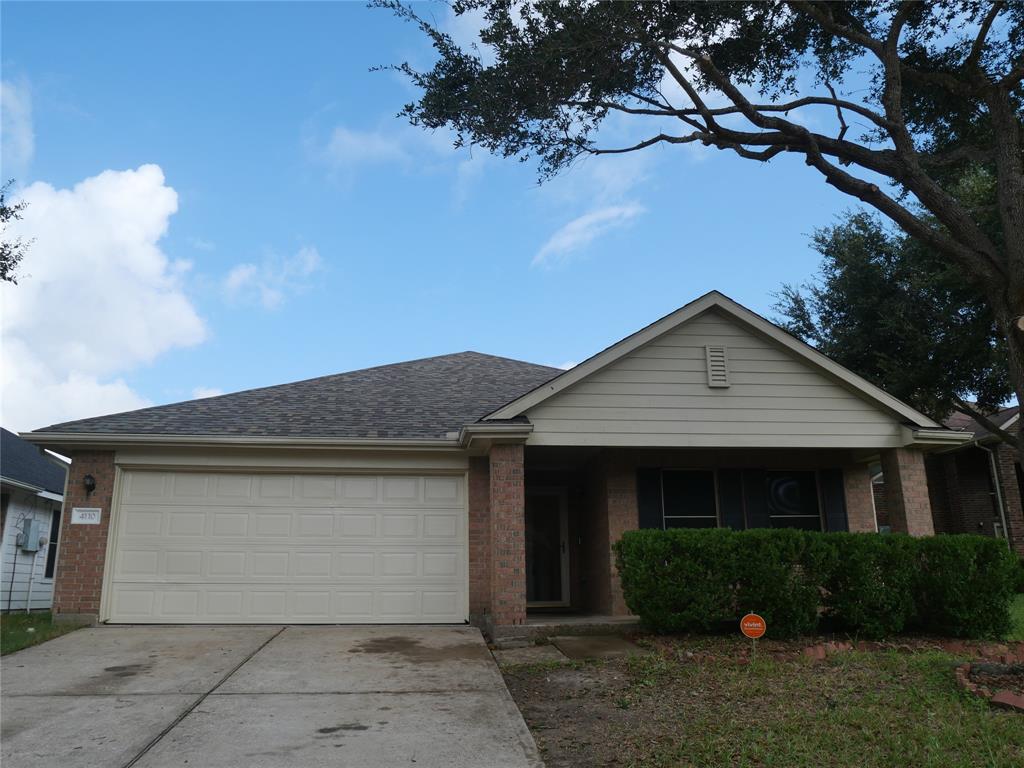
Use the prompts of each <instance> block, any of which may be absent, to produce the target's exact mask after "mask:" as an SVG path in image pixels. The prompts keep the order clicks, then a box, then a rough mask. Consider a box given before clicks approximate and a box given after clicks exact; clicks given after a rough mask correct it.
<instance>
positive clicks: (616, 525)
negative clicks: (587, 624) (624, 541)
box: [604, 461, 640, 616]
mask: <svg viewBox="0 0 1024 768" xmlns="http://www.w3.org/2000/svg"><path fill="white" fill-rule="evenodd" d="M605 480H606V483H607V490H606V499H607V511H606V514H607V515H608V538H607V539H606V540H605V543H604V547H605V550H604V556H605V558H607V560H608V573H609V575H610V579H611V584H610V585H609V597H610V604H609V607H610V609H611V614H612V616H628V615H629V608H627V607H626V601H625V599H624V598H623V597H622V582H621V581H620V580H619V571H618V569H617V568H616V567H615V553H614V552H613V551H612V547H613V546H614V545H615V542H617V541H618V540H619V539H621V538H622V534H623V533H625V532H626V531H633V530H636V529H637V528H639V527H640V511H639V509H638V507H637V498H636V470H635V469H633V467H632V466H629V465H623V464H620V463H617V462H614V461H612V462H608V463H607V464H606V465H605Z"/></svg>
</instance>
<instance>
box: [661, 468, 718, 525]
mask: <svg viewBox="0 0 1024 768" xmlns="http://www.w3.org/2000/svg"><path fill="white" fill-rule="evenodd" d="M661 497H662V519H663V524H664V526H665V528H715V527H717V526H718V505H717V503H716V502H715V473H714V472H713V471H712V470H707V469H666V470H665V471H664V472H662V473H661Z"/></svg>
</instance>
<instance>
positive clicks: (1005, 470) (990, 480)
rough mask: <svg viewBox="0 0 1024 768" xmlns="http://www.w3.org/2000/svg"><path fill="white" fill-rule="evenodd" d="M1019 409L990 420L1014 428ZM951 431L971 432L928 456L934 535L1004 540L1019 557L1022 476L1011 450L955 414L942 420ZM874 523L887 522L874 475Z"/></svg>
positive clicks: (1022, 547)
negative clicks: (956, 443)
mask: <svg viewBox="0 0 1024 768" xmlns="http://www.w3.org/2000/svg"><path fill="white" fill-rule="evenodd" d="M1019 419H1020V408H1019V407H1018V406H1016V405H1015V406H1013V407H1012V408H1003V409H1002V410H1000V411H998V412H996V413H994V414H992V415H991V417H990V419H989V420H990V421H991V422H992V423H993V424H995V426H997V427H999V428H1000V429H1003V430H1006V431H1014V430H1016V427H1017V423H1018V420H1019ZM945 424H946V426H947V427H949V428H950V429H952V430H955V431H958V432H963V433H970V434H973V439H972V440H971V441H970V442H967V443H964V444H963V445H960V446H957V447H956V448H952V449H949V450H946V451H938V452H936V453H933V454H931V455H929V456H928V458H927V460H926V462H925V466H926V468H927V473H928V493H929V496H930V498H931V505H932V519H933V525H934V527H935V532H936V533H976V534H981V535H983V536H996V537H1000V538H1006V539H1008V541H1009V543H1010V546H1011V548H1012V549H1013V550H1014V551H1015V552H1016V553H1017V554H1019V555H1024V507H1022V504H1021V498H1022V496H1024V473H1022V472H1021V466H1020V463H1019V461H1018V460H1017V452H1016V450H1015V449H1014V448H1012V447H1011V446H1009V445H1006V444H1005V443H1003V442H1002V441H1001V440H1000V439H999V438H998V437H997V436H996V435H994V434H992V433H991V432H989V430H987V429H986V428H985V427H983V426H982V425H981V424H979V423H977V422H976V421H974V419H971V418H970V417H968V416H966V415H964V414H961V413H957V414H954V415H953V416H951V417H950V418H949V419H947V420H946V422H945ZM874 487H875V493H876V497H875V503H876V507H877V510H878V522H879V525H880V526H882V527H884V526H886V525H887V524H888V519H887V509H886V505H885V478H884V477H883V476H882V474H879V475H877V476H876V477H875V486H874Z"/></svg>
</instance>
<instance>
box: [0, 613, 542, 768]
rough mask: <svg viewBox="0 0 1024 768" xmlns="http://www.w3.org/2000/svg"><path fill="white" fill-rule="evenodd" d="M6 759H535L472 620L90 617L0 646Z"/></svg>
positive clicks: (120, 762)
mask: <svg viewBox="0 0 1024 768" xmlns="http://www.w3.org/2000/svg"><path fill="white" fill-rule="evenodd" d="M0 675H2V677H0V686H2V695H3V699H2V710H0V724H2V731H0V741H2V744H0V748H2V762H3V766H4V768H21V767H22V766H39V765H59V766H60V768H85V767H86V766H89V767H91V766H103V768H108V767H111V768H112V767H115V766H122V767H123V768H128V766H137V767H138V768H166V767H167V766H187V767H188V768H202V767H207V766H208V767H210V768H231V767H233V766H238V768H261V767H262V766H266V767H267V768H290V767H291V766H296V767H299V766H301V767H302V768H316V767H317V766H336V767H345V766H352V767H353V768H355V767H356V766H358V767H359V768H366V766H375V767H376V766H380V767H381V768H387V767H388V766H416V768H434V767H435V766H436V767H437V768H441V767H442V766H444V767H445V768H447V767H449V766H450V767H451V768H458V767H459V766H473V767H474V768H488V767H490V766H493V767H494V768H499V767H500V768H519V767H522V768H527V767H530V768H536V767H537V766H541V765H542V764H541V761H540V759H539V757H538V753H537V748H536V746H535V745H534V742H533V737H532V736H531V735H530V732H529V730H528V729H527V728H526V724H525V723H524V722H523V718H522V716H521V715H520V714H519V710H518V709H517V708H516V706H515V703H514V702H513V701H512V698H511V696H510V695H509V693H508V690H507V689H506V687H505V683H504V681H503V680H502V677H501V674H500V673H499V672H498V669H497V667H496V666H495V664H494V660H493V659H492V658H491V654H490V652H489V651H488V650H487V646H486V645H485V644H484V642H483V639H482V638H481V636H480V632H479V631H478V630H476V629H472V628H469V627H411V626H403V627H395V626H389V627H319V626H318V627H297V626H293V627H268V626H239V627H226V626H218V627H199V626H187V627H182V626H176V627H171V626H148V627H98V628H95V629H84V630H80V631H77V632H73V633H71V634H69V635H65V636H64V637H60V638H58V639H56V640H52V641H50V642H48V643H44V644H42V645H39V646H36V647H34V648H29V649H27V650H24V651H20V652H18V653H15V654H12V655H10V656H5V657H4V658H3V659H2V661H0Z"/></svg>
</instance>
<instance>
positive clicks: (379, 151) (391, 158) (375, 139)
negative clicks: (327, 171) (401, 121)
mask: <svg viewBox="0 0 1024 768" xmlns="http://www.w3.org/2000/svg"><path fill="white" fill-rule="evenodd" d="M323 157H324V160H325V161H326V162H327V163H328V164H329V165H331V166H332V167H333V168H335V169H337V170H345V171H353V170H355V169H356V168H358V167H360V166H366V165H377V164H381V163H404V162H407V161H408V160H409V154H408V153H407V152H406V150H405V147H404V146H403V143H402V140H401V138H400V137H399V136H397V135H395V134H388V133H386V132H384V131H358V130H353V129H352V128H348V127H346V126H344V125H338V126H336V127H335V128H334V130H333V131H332V132H331V135H330V138H328V140H327V144H326V146H324V148H323Z"/></svg>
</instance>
